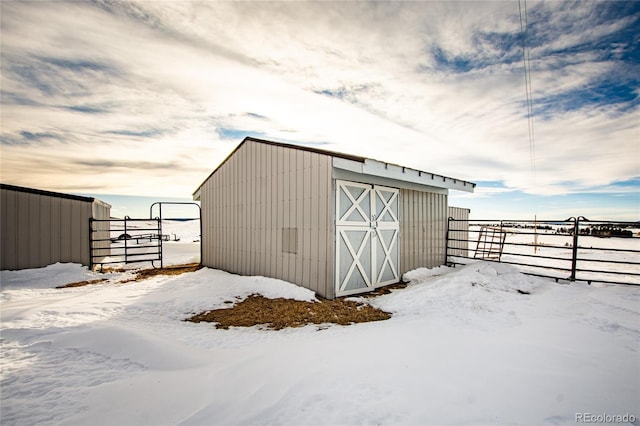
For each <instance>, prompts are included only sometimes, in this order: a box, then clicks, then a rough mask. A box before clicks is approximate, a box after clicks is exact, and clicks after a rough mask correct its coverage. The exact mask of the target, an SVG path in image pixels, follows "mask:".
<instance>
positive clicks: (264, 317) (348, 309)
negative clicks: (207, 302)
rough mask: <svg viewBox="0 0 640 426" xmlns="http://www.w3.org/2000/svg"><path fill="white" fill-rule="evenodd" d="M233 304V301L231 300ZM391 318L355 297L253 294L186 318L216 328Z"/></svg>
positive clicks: (342, 322)
mask: <svg viewBox="0 0 640 426" xmlns="http://www.w3.org/2000/svg"><path fill="white" fill-rule="evenodd" d="M229 303H233V302H229ZM389 318H391V314H390V313H389V312H385V311H382V310H380V309H377V308H374V307H372V306H370V305H367V304H363V303H358V302H355V301H353V300H343V299H338V300H321V301H319V302H305V301H300V300H292V299H283V298H278V299H268V298H266V297H264V296H261V295H257V294H252V295H251V296H249V297H248V298H246V299H244V300H242V301H241V302H238V303H236V304H235V305H234V306H233V307H231V308H223V309H214V310H211V311H205V312H202V313H199V314H196V315H194V316H192V317H191V318H188V319H186V320H185V321H191V322H196V323H199V322H213V323H216V328H222V329H225V330H226V329H228V328H229V327H231V326H235V327H252V326H254V325H265V326H266V327H267V328H271V329H274V330H281V329H283V328H285V327H302V326H304V325H307V324H323V323H334V324H340V325H349V324H354V323H360V322H370V321H382V320H386V319H389Z"/></svg>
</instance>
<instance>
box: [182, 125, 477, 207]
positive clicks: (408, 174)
mask: <svg viewBox="0 0 640 426" xmlns="http://www.w3.org/2000/svg"><path fill="white" fill-rule="evenodd" d="M246 142H256V143H262V144H266V145H272V146H277V147H283V148H289V149H296V150H299V151H308V152H313V153H315V154H321V155H327V156H330V157H333V158H334V161H333V167H335V168H339V169H344V170H348V171H351V172H355V173H361V174H367V175H371V176H381V177H388V178H390V179H396V180H401V181H407V182H412V183H417V184H420V185H427V186H434V187H437V188H447V189H456V190H460V191H467V192H473V189H474V188H475V186H476V184H475V183H473V182H467V181H464V180H461V179H455V178H450V177H447V176H443V175H439V174H435V173H431V172H425V171H422V170H417V169H412V168H410V167H405V166H400V165H397V164H393V163H387V162H383V161H379V160H374V159H371V158H366V157H360V156H357V155H351V154H344V153H341V152H335V151H329V150H324V149H318V148H313V147H309V146H305V145H294V144H288V143H283V142H274V141H269V140H265V139H257V138H253V137H250V136H247V137H246V138H244V139H243V140H242V142H241V143H240V144H239V145H238V146H237V147H236V148H235V149H234V150H233V151H232V152H231V153H230V154H229V155H228V156H227V157H226V158H225V159H224V160H223V161H222V163H220V165H218V167H216V168H215V170H213V171H212V172H211V173H210V174H209V176H207V178H206V179H205V180H204V181H203V182H202V183H201V184H200V186H198V188H197V189H196V190H195V191H194V192H193V195H194V197H195V196H196V194H197V193H198V191H200V188H202V185H204V183H205V182H206V181H207V180H209V178H210V177H211V176H213V174H214V173H215V172H217V171H218V169H220V167H222V166H223V165H224V163H226V162H227V160H228V159H229V158H231V156H233V154H235V152H236V151H238V150H239V149H240V148H241V147H242V145H244V144H245V143H246Z"/></svg>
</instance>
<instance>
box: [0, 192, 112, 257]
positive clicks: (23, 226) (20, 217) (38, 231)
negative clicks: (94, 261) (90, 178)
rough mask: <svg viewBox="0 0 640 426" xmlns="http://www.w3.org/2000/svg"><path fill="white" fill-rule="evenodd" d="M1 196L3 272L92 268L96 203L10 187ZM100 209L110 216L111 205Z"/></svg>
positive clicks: (0, 228) (0, 229) (0, 254)
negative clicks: (75, 265)
mask: <svg viewBox="0 0 640 426" xmlns="http://www.w3.org/2000/svg"><path fill="white" fill-rule="evenodd" d="M0 197H1V199H0V205H1V212H0V215H1V216H0V217H1V227H0V232H1V233H2V234H1V236H0V240H1V242H2V245H1V252H0V259H1V262H0V269H25V268H38V267H43V266H46V265H50V264H52V263H56V262H74V263H80V264H83V265H89V218H90V217H91V216H92V214H93V204H95V203H92V202H90V201H82V200H76V199H70V198H64V197H58V196H52V195H44V194H39V193H33V192H23V191H19V190H14V189H9V188H2V189H1V190H0ZM101 209H102V214H103V215H106V217H108V216H109V211H110V209H109V207H108V205H102V207H101Z"/></svg>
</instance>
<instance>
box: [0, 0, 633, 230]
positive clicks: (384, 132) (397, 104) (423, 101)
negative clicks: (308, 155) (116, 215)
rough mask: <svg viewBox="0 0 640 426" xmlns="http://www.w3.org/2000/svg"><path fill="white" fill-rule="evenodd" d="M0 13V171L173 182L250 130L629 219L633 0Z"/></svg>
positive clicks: (493, 201)
mask: <svg viewBox="0 0 640 426" xmlns="http://www.w3.org/2000/svg"><path fill="white" fill-rule="evenodd" d="M525 8H526V14H525V13H524V9H525ZM0 12H1V16H0V23H1V26H0V31H1V34H0V35H1V38H0V44H1V46H0V47H1V52H0V61H1V62H0V63H1V70H2V74H1V80H0V84H1V105H0V107H1V109H0V124H1V126H0V127H1V130H0V137H1V142H0V149H1V151H0V155H1V175H0V176H1V180H2V182H3V183H8V184H13V185H20V186H27V187H35V188H40V189H46V190H52V191H60V192H68V193H77V194H85V195H95V196H97V197H98V198H102V199H105V198H108V199H111V200H113V199H128V200H129V201H131V200H132V198H126V197H127V196H136V197H139V196H143V197H150V198H152V199H156V200H161V199H174V200H175V199H180V200H185V199H188V198H190V197H191V194H192V193H193V191H194V190H195V189H196V188H197V187H198V186H199V185H200V183H201V182H202V181H203V180H204V179H205V178H206V177H207V176H208V174H209V173H210V172H211V171H212V170H213V169H214V168H215V167H216V166H217V165H218V164H219V163H220V162H221V161H222V160H223V159H224V158H225V157H226V156H227V155H228V154H229V153H230V152H231V151H232V150H233V148H235V147H236V146H237V145H238V144H239V143H240V142H241V141H242V139H243V138H244V137H245V136H254V137H259V138H264V139H269V140H275V141H280V142H289V143H295V144H300V145H308V146H313V147H317V148H325V149H329V150H333V151H339V152H345V153H350V154H356V155H360V156H366V157H370V158H374V159H378V160H381V161H386V162H390V163H396V164H401V165H404V166H408V167H412V168H416V169H419V170H424V171H428V172H434V173H438V174H442V175H446V176H450V177H454V178H459V179H464V180H467V181H471V182H475V183H477V184H478V186H477V187H476V191H475V193H474V194H466V193H462V192H456V191H452V193H451V200H450V204H452V205H456V206H461V207H469V208H471V211H472V217H476V218H514V219H515V218H532V217H533V216H534V215H537V216H538V217H541V218H548V219H565V218H566V217H569V216H577V215H583V216H586V217H588V218H593V219H599V220H603V219H612V220H639V219H640V2H633V1H630V2H623V1H611V2H589V1H579V2H570V1H553V2H534V1H528V2H526V4H525V3H524V2H520V3H519V2H518V1H490V2H485V1H474V2H437V1H422V2H421V1H415V2H365V1H354V2H298V1H296V2H251V1H249V2H227V1H223V2H213V1H201V2H177V1H176V2H171V1H144V2H120V1H103V0H99V1H93V2H89V1H86V2H84V1H74V2H63V1H56V2H49V1H26V2H12V1H3V2H1V3H0ZM521 16H522V17H523V19H522V20H521ZM525 19H526V27H525V26H524V25H522V23H523V22H524V21H525ZM523 27H525V28H526V30H527V31H526V43H525V44H526V46H527V50H526V53H527V55H528V58H529V67H528V68H529V70H530V74H529V76H530V82H531V84H530V93H531V104H530V105H531V107H532V115H531V121H529V120H528V105H529V104H528V102H527V97H526V93H527V89H526V85H525V71H524V69H525V68H524V67H523V40H524V37H523V32H522V28H523ZM530 123H532V125H533V127H532V128H531V130H532V132H530V127H529V124H530ZM530 134H533V138H530ZM142 200H144V206H142V204H143V201H142ZM105 201H107V202H109V200H107V199H105ZM138 201H139V206H138V207H137V208H135V209H134V208H133V207H131V212H130V214H129V215H130V216H132V217H134V216H135V215H137V211H138V210H139V211H141V212H146V211H148V206H149V204H150V203H148V202H147V201H148V199H142V198H140V199H139V200H138ZM116 208H117V209H120V210H122V209H124V208H125V206H124V205H117V206H116ZM144 215H145V216H146V214H144Z"/></svg>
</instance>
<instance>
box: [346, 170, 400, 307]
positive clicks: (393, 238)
mask: <svg viewBox="0 0 640 426" xmlns="http://www.w3.org/2000/svg"><path fill="white" fill-rule="evenodd" d="M398 194H399V191H398V190H397V189H395V188H386V187H382V186H373V185H367V184H362V183H357V182H346V181H336V295H338V296H343V295H346V294H353V293H358V292H361V291H362V290H366V289H367V288H374V287H378V286H381V285H385V284H389V283H394V282H398V281H399V279H400V276H399V271H398V265H399V250H398V235H399V221H398V217H399V212H398V209H399V203H398Z"/></svg>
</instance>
